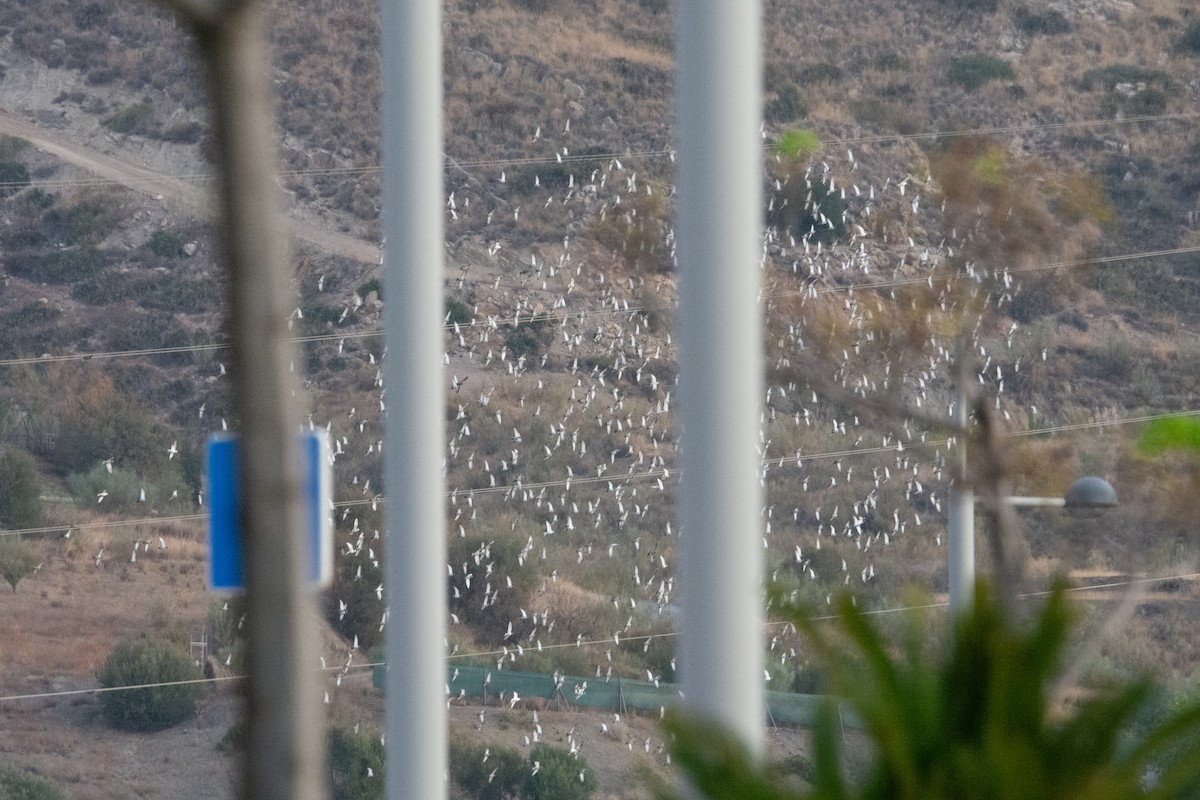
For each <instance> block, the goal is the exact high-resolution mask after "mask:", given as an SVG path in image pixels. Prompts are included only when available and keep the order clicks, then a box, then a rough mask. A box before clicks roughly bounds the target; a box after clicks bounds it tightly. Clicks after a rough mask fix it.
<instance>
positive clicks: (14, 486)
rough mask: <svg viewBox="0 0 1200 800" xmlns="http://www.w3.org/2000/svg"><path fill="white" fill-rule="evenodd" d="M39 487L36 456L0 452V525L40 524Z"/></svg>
mask: <svg viewBox="0 0 1200 800" xmlns="http://www.w3.org/2000/svg"><path fill="white" fill-rule="evenodd" d="M40 488H41V480H40V478H39V476H38V470H37V463H36V462H35V461H34V460H33V456H31V455H29V454H28V453H26V452H24V451H23V450H6V451H4V452H3V453H0V523H3V524H5V525H8V526H9V527H13V528H33V527H36V526H38V525H41V524H42V504H41V501H40V500H39V499H38V492H39V490H40ZM14 588H15V587H14Z"/></svg>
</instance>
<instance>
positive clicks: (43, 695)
mask: <svg viewBox="0 0 1200 800" xmlns="http://www.w3.org/2000/svg"><path fill="white" fill-rule="evenodd" d="M1197 579H1200V572H1191V573H1186V574H1183V575H1167V576H1162V577H1155V578H1135V579H1131V580H1127V581H1112V582H1109V583H1103V584H1094V585H1088V586H1071V587H1069V588H1067V589H1066V592H1067V593H1068V594H1078V593H1082V592H1090V591H1096V590H1101V589H1119V588H1122V587H1130V586H1141V585H1145V584H1153V583H1165V582H1167V581H1190V580H1197ZM1051 593H1052V590H1043V591H1037V592H1025V593H1022V594H1019V595H1017V597H1018V598H1020V599H1032V598H1036V597H1046V596H1048V595H1050V594H1051ZM1081 599H1082V600H1084V601H1091V602H1100V601H1101V600H1102V599H1103V598H1090V597H1084V598H1081ZM949 606H950V604H949V603H924V604H921V605H906V606H894V607H889V608H877V609H872V610H867V611H861V612H859V613H861V614H862V615H863V616H880V615H883V614H896V613H901V612H905V611H927V610H931V609H939V608H949ZM836 619H838V615H836V614H822V615H817V616H812V617H809V620H810V621H812V622H829V621H832V620H836ZM791 624H792V623H790V622H788V621H787V620H776V621H773V622H768V623H765V624H764V627H766V628H772V627H786V626H788V625H791ZM678 636H679V632H678V631H663V632H660V633H647V634H637V635H633V636H621V637H620V641H621V642H646V641H647V640H650V639H670V638H675V637H678ZM612 642H613V637H612V636H606V637H605V638H603V639H588V640H586V641H578V642H555V643H553V644H547V645H541V646H540V648H537V647H527V648H525V650H526V651H532V652H542V651H546V650H563V649H567V648H581V647H593V646H597V645H607V644H611V643H612ZM516 652H517V650H516V647H513V648H511V649H509V648H502V649H500V650H481V651H478V652H472V653H450V654H447V655H446V656H445V659H446V661H455V660H462V659H468V658H495V657H497V656H500V657H508V656H509V655H511V654H512V653H516ZM385 663H386V662H383V661H366V662H362V663H358V664H348V665H345V666H331V667H325V668H323V669H321V670H319V671H321V672H349V671H350V670H362V669H374V668H375V667H381V666H384V665H385ZM245 677H246V676H245V675H220V676H217V677H214V678H190V679H187V680H180V681H160V682H157V683H142V684H137V685H135V686H110V687H96V688H94V689H60V690H57V691H53V692H32V693H28V694H10V695H0V702H14V701H18V700H46V699H53V698H60V697H72V696H78V695H96V694H105V693H109V692H126V691H129V692H132V691H137V690H139V689H159V688H164V687H169V686H191V685H194V684H205V683H214V682H228V681H238V680H243V679H244V678H245Z"/></svg>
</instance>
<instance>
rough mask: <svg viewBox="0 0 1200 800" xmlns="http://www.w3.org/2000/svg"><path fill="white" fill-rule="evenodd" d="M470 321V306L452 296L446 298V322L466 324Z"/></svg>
mask: <svg viewBox="0 0 1200 800" xmlns="http://www.w3.org/2000/svg"><path fill="white" fill-rule="evenodd" d="M470 321H471V307H470V306H468V305H467V304H466V303H464V302H462V301H461V300H455V299H454V298H453V297H447V298H446V322H449V323H458V324H459V325H466V324H467V323H468V322H470Z"/></svg>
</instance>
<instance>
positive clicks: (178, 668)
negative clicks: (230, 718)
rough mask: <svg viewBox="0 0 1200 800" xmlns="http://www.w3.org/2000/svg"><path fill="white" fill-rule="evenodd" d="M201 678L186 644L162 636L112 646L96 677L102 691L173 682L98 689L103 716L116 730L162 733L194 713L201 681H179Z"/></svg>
mask: <svg viewBox="0 0 1200 800" xmlns="http://www.w3.org/2000/svg"><path fill="white" fill-rule="evenodd" d="M199 677H200V670H199V669H198V668H197V667H196V665H195V664H194V663H192V659H191V658H190V657H189V656H188V654H187V652H185V651H184V650H183V648H182V647H180V646H179V645H177V644H175V643H174V642H169V641H164V640H158V639H147V638H141V639H134V640H131V641H126V642H122V643H121V644H119V645H117V646H116V647H115V648H113V650H112V652H111V653H109V656H108V658H107V659H106V660H105V662H104V666H103V667H102V668H101V670H100V673H99V675H97V679H98V680H99V682H100V686H101V688H103V689H113V688H116V687H121V686H145V685H146V684H161V683H173V684H174V685H168V686H151V687H149V688H144V689H123V690H118V691H107V692H101V693H100V707H101V709H102V710H103V712H104V718H105V720H106V721H107V722H108V724H109V725H111V726H112V727H114V728H121V729H123V730H132V731H160V730H164V729H166V728H170V727H172V726H174V725H178V724H179V723H180V722H183V721H184V720H185V719H187V718H188V717H190V716H191V715H192V714H194V713H195V711H196V699H197V697H198V696H199V694H200V685H199V684H196V683H177V682H178V681H188V680H194V679H196V678H199Z"/></svg>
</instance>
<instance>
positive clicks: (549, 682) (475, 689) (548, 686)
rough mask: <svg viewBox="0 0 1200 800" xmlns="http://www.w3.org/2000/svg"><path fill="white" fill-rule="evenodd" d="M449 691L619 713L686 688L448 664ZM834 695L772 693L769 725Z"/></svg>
mask: <svg viewBox="0 0 1200 800" xmlns="http://www.w3.org/2000/svg"><path fill="white" fill-rule="evenodd" d="M385 669H386V666H385V665H383V664H380V665H379V666H377V667H376V668H375V675H374V683H375V686H376V688H379V689H382V688H383V684H384V670H385ZM446 692H447V696H448V697H450V698H455V697H462V698H471V699H473V700H482V701H484V702H490V701H495V702H501V701H509V702H511V701H512V698H513V697H514V696H515V697H517V698H518V699H520V700H528V699H532V698H541V699H543V700H544V701H545V702H546V707H547V708H567V709H573V708H577V707H584V708H599V709H605V710H607V711H614V712H617V713H624V712H627V711H629V710H630V709H637V710H641V711H659V710H660V709H662V708H665V707H670V706H672V705H675V704H677V703H678V702H679V701H680V687H679V685H678V684H674V683H664V682H661V681H660V682H659V683H658V684H654V683H649V682H647V681H637V680H630V679H628V678H615V677H614V678H607V679H606V678H580V677H576V676H573V675H562V674H558V673H549V674H547V673H543V672H511V671H509V670H497V669H492V668H489V667H470V666H457V667H455V666H450V667H447V668H446ZM826 699H828V698H827V697H826V696H825V695H817V694H792V693H790V692H774V691H768V692H766V708H765V709H764V711H763V716H764V717H765V719H766V721H767V723H768V724H784V725H811V724H812V723H813V721H814V720H815V719H816V716H817V709H818V707H819V706H820V704H821V703H822V702H824V701H825V700H826ZM839 717H840V718H841V722H842V724H843V725H844V726H845V727H847V728H858V727H860V725H859V721H858V720H857V718H856V717H855V716H854V715H853V714H852V713H851V712H849V711H845V712H843V711H841V710H840V709H839Z"/></svg>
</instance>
